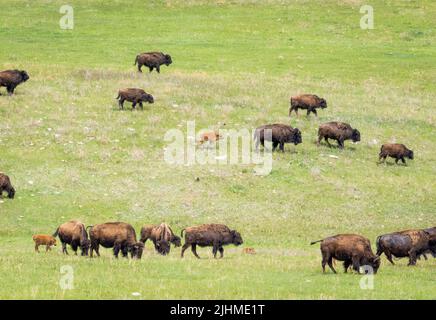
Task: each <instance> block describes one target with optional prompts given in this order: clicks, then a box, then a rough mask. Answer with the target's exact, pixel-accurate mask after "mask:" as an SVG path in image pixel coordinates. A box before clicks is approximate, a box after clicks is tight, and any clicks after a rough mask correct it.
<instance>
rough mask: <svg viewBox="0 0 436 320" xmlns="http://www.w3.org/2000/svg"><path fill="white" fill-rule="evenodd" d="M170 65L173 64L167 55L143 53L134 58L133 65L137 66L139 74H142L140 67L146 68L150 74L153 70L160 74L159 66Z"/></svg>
mask: <svg viewBox="0 0 436 320" xmlns="http://www.w3.org/2000/svg"><path fill="white" fill-rule="evenodd" d="M171 63H173V60H172V59H171V56H170V55H169V54H164V53H162V52H144V53H140V54H138V55H137V56H136V59H135V63H134V64H133V65H136V64H137V65H138V71H139V72H142V70H141V68H142V66H146V67H148V69H149V70H150V72H152V71H153V69H156V71H157V72H158V73H160V66H161V65H163V64H164V65H166V66H169V65H170V64H171Z"/></svg>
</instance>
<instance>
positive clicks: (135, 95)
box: [115, 88, 154, 110]
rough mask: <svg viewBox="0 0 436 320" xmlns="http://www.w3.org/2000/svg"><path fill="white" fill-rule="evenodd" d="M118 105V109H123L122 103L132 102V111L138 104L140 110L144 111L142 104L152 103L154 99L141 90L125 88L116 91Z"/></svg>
mask: <svg viewBox="0 0 436 320" xmlns="http://www.w3.org/2000/svg"><path fill="white" fill-rule="evenodd" d="M115 99H118V105H119V107H120V109H124V101H126V100H127V101H129V102H132V110H133V109H135V106H136V104H139V106H140V107H141V109H144V106H143V105H142V103H143V102H148V103H154V98H153V96H152V95H151V94H149V93H147V92H145V91H144V90H142V89H137V88H126V89H120V90H119V91H118V96H117V97H116V98H115Z"/></svg>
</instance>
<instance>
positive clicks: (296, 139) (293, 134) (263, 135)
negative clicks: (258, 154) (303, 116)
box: [254, 123, 303, 152]
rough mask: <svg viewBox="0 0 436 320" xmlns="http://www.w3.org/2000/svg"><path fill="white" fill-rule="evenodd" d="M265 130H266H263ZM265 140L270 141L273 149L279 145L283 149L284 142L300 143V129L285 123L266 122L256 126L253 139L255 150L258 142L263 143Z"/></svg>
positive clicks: (257, 148)
mask: <svg viewBox="0 0 436 320" xmlns="http://www.w3.org/2000/svg"><path fill="white" fill-rule="evenodd" d="M265 130H266V131H265ZM265 140H267V141H272V145H273V151H274V150H275V149H276V148H277V146H278V145H280V150H281V151H283V152H284V151H285V143H293V144H294V145H297V144H299V143H302V142H303V140H302V138H301V131H300V130H299V129H298V128H295V129H294V128H292V127H291V126H288V125H286V124H280V123H275V124H267V125H264V126H261V127H258V128H256V131H255V132H254V141H256V151H258V150H259V143H260V144H262V146H264V145H265Z"/></svg>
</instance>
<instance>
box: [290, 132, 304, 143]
mask: <svg viewBox="0 0 436 320" xmlns="http://www.w3.org/2000/svg"><path fill="white" fill-rule="evenodd" d="M292 140H293V141H292V142H293V143H294V144H295V145H297V144H299V143H302V142H303V139H302V138H301V131H300V130H299V129H298V128H295V129H294V134H293V138H292Z"/></svg>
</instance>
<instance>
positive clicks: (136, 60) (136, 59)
mask: <svg viewBox="0 0 436 320" xmlns="http://www.w3.org/2000/svg"><path fill="white" fill-rule="evenodd" d="M138 58H139V54H138V55H137V56H136V58H135V62H134V63H133V65H134V66H135V65H136V64H137V63H138Z"/></svg>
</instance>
